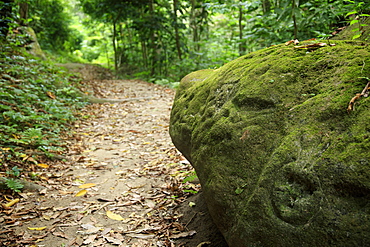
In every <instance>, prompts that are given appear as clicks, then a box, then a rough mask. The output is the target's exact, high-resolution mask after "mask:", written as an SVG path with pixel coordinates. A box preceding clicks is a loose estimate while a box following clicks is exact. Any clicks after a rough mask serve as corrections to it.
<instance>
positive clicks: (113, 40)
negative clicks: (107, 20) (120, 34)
mask: <svg viewBox="0 0 370 247" xmlns="http://www.w3.org/2000/svg"><path fill="white" fill-rule="evenodd" d="M116 37H117V23H116V20H114V21H113V37H112V44H113V51H114V71H115V72H116V73H117V71H118V54H117V43H116Z"/></svg>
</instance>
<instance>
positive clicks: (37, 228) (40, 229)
mask: <svg viewBox="0 0 370 247" xmlns="http://www.w3.org/2000/svg"><path fill="white" fill-rule="evenodd" d="M27 228H28V229H30V230H35V231H42V230H44V229H45V228H46V226H43V227H27Z"/></svg>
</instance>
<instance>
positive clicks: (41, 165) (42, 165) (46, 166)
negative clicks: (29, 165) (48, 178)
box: [37, 163, 49, 168]
mask: <svg viewBox="0 0 370 247" xmlns="http://www.w3.org/2000/svg"><path fill="white" fill-rule="evenodd" d="M37 166H39V167H42V168H49V165H47V164H42V163H40V164H37Z"/></svg>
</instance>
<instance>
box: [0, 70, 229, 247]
mask: <svg viewBox="0 0 370 247" xmlns="http://www.w3.org/2000/svg"><path fill="white" fill-rule="evenodd" d="M71 66H73V65H71ZM78 69H79V70H80V71H82V72H81V74H82V76H84V77H85V80H84V82H83V87H85V88H84V89H85V90H90V91H93V92H94V95H96V96H98V97H102V98H109V99H120V100H123V101H122V102H119V103H103V104H91V105H88V106H87V107H85V108H84V109H82V111H81V115H82V118H81V120H80V121H77V122H76V123H75V126H74V134H73V136H70V137H69V138H68V140H67V142H68V150H69V153H68V154H67V158H68V161H66V162H62V161H56V162H55V163H48V165H49V167H48V168H45V169H44V170H43V172H42V174H41V176H40V177H41V178H42V179H43V181H41V184H42V185H43V186H45V187H46V188H47V190H45V191H41V192H40V193H22V194H21V195H22V196H23V199H22V200H21V202H20V203H18V204H17V205H16V207H15V209H14V211H12V214H16V215H18V216H17V217H19V218H18V220H14V222H13V223H14V224H7V227H6V230H5V231H7V232H5V234H8V236H9V238H8V242H7V245H6V246H45V247H59V246H131V247H134V246H137V247H143V246H158V247H160V246H165V247H167V246H171V247H173V246H189V247H192V246H194V247H195V246H198V245H199V244H200V245H199V246H222V245H219V244H218V243H216V242H214V245H210V244H211V241H212V242H213V240H212V239H209V238H214V239H217V237H213V236H214V232H215V227H214V226H213V225H212V223H211V221H210V220H209V218H208V219H206V220H205V219H204V217H205V216H204V215H205V213H206V212H204V211H206V209H205V205H203V206H202V207H200V206H196V207H195V208H196V210H195V211H194V208H190V207H189V204H188V202H186V203H184V202H185V201H186V199H187V198H188V197H189V196H190V194H191V193H185V192H184V189H188V190H193V191H197V190H199V189H200V185H199V184H197V183H189V182H187V183H182V182H181V181H182V180H183V179H184V178H185V177H186V176H188V175H189V174H190V175H191V174H192V168H191V166H190V164H189V163H188V162H187V161H186V160H185V159H184V158H183V157H182V156H181V154H180V153H179V152H178V151H177V150H176V149H175V147H174V146H173V144H172V142H171V139H170V136H169V134H168V127H169V116H170V110H171V105H172V101H173V97H174V90H172V89H168V88H164V87H162V86H159V85H154V84H149V83H146V82H143V81H138V80H103V79H102V78H104V76H107V77H110V76H111V75H109V73H108V71H106V74H105V73H104V70H103V72H101V70H102V68H101V69H100V72H99V76H97V75H96V71H93V70H96V68H95V69H94V66H91V65H86V66H80V67H79V68H78ZM94 73H95V75H94ZM96 77H98V78H97V79H93V78H96ZM86 78H87V79H86ZM199 204H200V203H199ZM181 205H182V206H181ZM184 214H187V215H188V218H187V219H185V220H186V221H181V220H184V219H182V218H183V215H184ZM189 215H191V216H189ZM12 217H13V215H12V216H10V218H12ZM189 217H190V218H189ZM206 217H207V216H206ZM10 218H9V219H10ZM9 219H8V220H9ZM9 222H10V221H9ZM0 223H1V222H0ZM10 223H11V222H10ZM192 224H196V225H197V226H205V228H206V229H204V231H203V230H202V231H203V233H197V232H196V231H194V229H191V228H190V227H191V225H192ZM216 234H217V233H216ZM189 237H193V238H192V239H191V241H190V242H189V241H187V240H186V241H185V242H183V241H182V239H187V238H189ZM12 239H13V240H12ZM9 240H11V241H9ZM208 240H209V241H208ZM215 241H216V240H215ZM9 243H10V244H9ZM13 244H14V245H13ZM0 246H1V244H0Z"/></svg>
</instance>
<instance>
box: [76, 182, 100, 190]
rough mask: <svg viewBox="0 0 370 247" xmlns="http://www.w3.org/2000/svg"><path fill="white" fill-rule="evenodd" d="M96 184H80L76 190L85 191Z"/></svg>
mask: <svg viewBox="0 0 370 247" xmlns="http://www.w3.org/2000/svg"><path fill="white" fill-rule="evenodd" d="M95 185H96V184H94V183H87V184H82V185H80V186H78V188H80V189H87V188H91V187H94V186H95Z"/></svg>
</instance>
